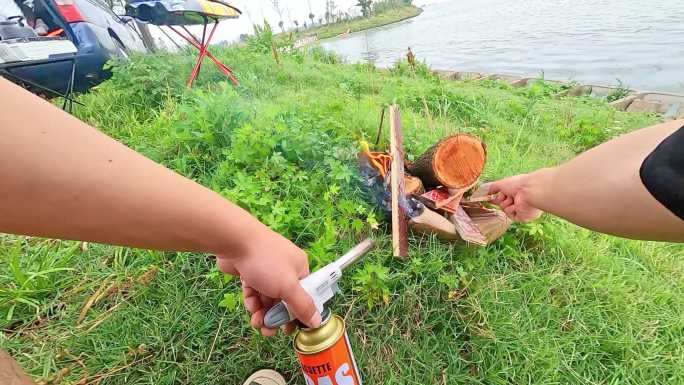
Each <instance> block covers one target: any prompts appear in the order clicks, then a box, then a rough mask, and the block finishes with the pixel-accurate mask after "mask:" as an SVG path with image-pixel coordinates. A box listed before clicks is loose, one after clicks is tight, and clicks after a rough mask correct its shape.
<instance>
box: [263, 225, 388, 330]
mask: <svg viewBox="0 0 684 385" xmlns="http://www.w3.org/2000/svg"><path fill="white" fill-rule="evenodd" d="M374 246H375V242H373V240H372V239H370V238H368V239H365V240H363V241H362V242H361V243H359V244H358V245H356V246H354V247H353V248H352V249H351V250H349V251H348V252H347V253H346V254H344V255H343V256H341V257H340V258H339V259H337V260H336V261H334V262H331V263H329V264H327V265H326V266H324V267H322V268H320V269H318V270H316V271H315V272H313V273H311V274H309V275H308V276H307V277H306V278H303V279H302V280H301V281H299V284H300V285H301V286H302V287H303V288H304V290H305V291H306V292H307V293H309V295H310V296H311V298H312V299H313V302H314V304H315V305H316V309H317V310H318V311H319V312H321V313H323V311H324V309H325V303H326V302H328V301H329V300H330V299H331V298H332V297H333V295H335V293H336V292H337V291H338V288H337V281H338V280H339V279H340V278H341V277H342V270H344V268H345V267H347V266H349V265H351V264H352V263H354V262H356V261H357V260H358V259H359V258H361V257H362V256H363V255H364V254H366V253H367V252H368V251H369V250H370V249H372V248H373V247H374ZM292 320H294V317H293V316H292V314H290V312H289V310H288V309H287V304H285V303H284V302H279V303H277V304H275V305H274V306H273V307H271V308H270V309H268V311H267V312H266V315H265V316H264V325H266V327H268V328H276V327H278V326H282V325H285V324H286V323H288V322H290V321H292Z"/></svg>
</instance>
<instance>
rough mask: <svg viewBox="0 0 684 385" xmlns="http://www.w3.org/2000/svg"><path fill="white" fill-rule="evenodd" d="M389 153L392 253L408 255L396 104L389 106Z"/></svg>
mask: <svg viewBox="0 0 684 385" xmlns="http://www.w3.org/2000/svg"><path fill="white" fill-rule="evenodd" d="M389 111H390V153H391V154H392V167H391V170H390V171H391V174H390V185H391V188H392V255H394V256H395V257H398V258H406V257H408V235H407V229H406V214H405V212H404V207H402V205H401V201H404V200H405V199H406V195H405V193H404V150H403V147H402V146H403V144H402V141H403V138H402V134H401V115H400V114H399V107H398V106H397V105H396V104H393V105H392V106H390V110H389Z"/></svg>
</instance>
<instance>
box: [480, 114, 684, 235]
mask: <svg viewBox="0 0 684 385" xmlns="http://www.w3.org/2000/svg"><path fill="white" fill-rule="evenodd" d="M683 125H684V121H681V120H679V121H672V122H668V123H663V124H658V125H655V126H651V127H647V128H644V129H641V130H637V131H634V132H631V133H629V134H626V135H623V136H620V137H618V138H615V139H613V140H611V141H608V142H606V143H603V144H601V145H599V146H597V147H595V148H592V149H590V150H588V151H586V152H584V153H582V154H580V155H579V156H577V157H576V158H574V159H572V160H570V161H569V162H567V163H565V164H562V165H560V166H558V167H553V168H547V169H542V170H538V171H535V172H532V173H529V174H523V175H517V176H513V177H509V178H505V179H502V180H499V181H496V182H492V183H490V184H489V191H490V193H500V195H499V198H498V199H497V200H496V201H495V203H497V204H499V205H500V206H501V207H502V208H503V209H504V211H505V212H506V214H508V216H509V217H511V218H512V219H514V220H517V221H523V222H525V221H530V220H533V219H536V218H537V217H539V216H540V215H541V213H542V211H546V212H549V213H551V214H554V215H557V216H559V217H562V218H565V219H567V220H568V221H570V222H573V223H575V224H577V225H579V226H582V227H586V228H589V229H592V230H596V231H600V232H603V233H608V234H613V235H617V236H621V237H626V238H633V239H644V240H656V241H675V242H682V241H684V221H683V220H682V219H680V218H679V217H677V216H676V215H675V214H673V213H672V212H671V211H670V210H668V209H667V208H666V207H665V206H663V205H662V204H661V203H660V202H658V201H657V200H656V199H655V198H654V197H653V196H652V195H651V193H650V192H649V191H648V190H647V189H646V187H644V184H643V183H642V181H641V178H640V175H639V169H640V167H641V164H642V163H643V161H644V159H645V158H646V157H647V156H648V155H649V154H650V153H651V152H652V151H653V150H654V149H655V148H656V147H657V146H658V145H659V144H660V143H661V142H662V141H663V140H664V139H666V138H667V137H668V136H670V135H671V134H672V133H673V132H675V131H676V130H677V129H679V128H680V127H682V126H683ZM672 188H681V184H679V186H678V185H673V186H672Z"/></svg>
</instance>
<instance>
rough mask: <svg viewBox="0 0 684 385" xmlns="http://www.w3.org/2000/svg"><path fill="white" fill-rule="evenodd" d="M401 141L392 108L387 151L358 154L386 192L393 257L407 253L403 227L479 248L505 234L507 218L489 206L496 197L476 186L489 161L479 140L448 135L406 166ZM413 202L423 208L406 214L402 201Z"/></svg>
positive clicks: (394, 110)
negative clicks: (383, 182) (380, 181)
mask: <svg viewBox="0 0 684 385" xmlns="http://www.w3.org/2000/svg"><path fill="white" fill-rule="evenodd" d="M402 139H403V138H402V135H401V120H400V118H399V110H398V108H397V107H396V106H391V107H390V151H389V152H371V151H370V150H368V149H367V148H366V149H364V150H362V152H361V153H360V157H361V158H364V159H366V164H369V165H370V166H371V167H373V168H374V169H375V170H376V171H377V173H378V174H379V175H381V177H382V178H384V181H385V185H386V186H388V188H389V191H390V194H391V209H392V239H393V246H394V255H395V256H396V257H402V258H403V257H406V256H407V255H408V248H407V236H406V223H408V227H409V228H411V230H412V231H414V232H418V233H428V234H435V235H436V236H438V237H439V238H441V239H444V240H450V241H453V240H464V241H466V242H468V243H472V244H475V245H479V246H485V245H488V244H489V243H491V242H493V241H495V240H497V239H498V238H500V237H501V236H502V235H503V234H504V233H505V232H506V230H507V229H508V227H509V226H510V220H509V219H508V217H507V216H506V215H505V214H504V213H503V212H502V211H501V210H499V209H497V208H493V207H491V206H490V205H489V204H488V203H487V202H489V201H491V200H492V199H493V198H494V196H491V195H488V192H487V191H483V189H478V188H476V185H477V181H478V179H479V177H480V175H481V174H482V171H483V169H484V166H485V162H486V160H487V151H486V147H485V145H484V143H482V141H480V140H479V139H478V138H476V137H474V136H471V135H468V134H463V133H459V134H456V135H452V136H449V137H446V138H443V139H441V140H440V141H438V142H437V143H436V144H435V145H433V146H432V147H430V148H429V149H428V150H427V151H425V152H424V153H423V154H422V155H421V156H419V157H418V158H417V159H416V161H415V162H413V163H412V164H408V162H406V161H405V159H404V153H403V148H402ZM413 198H415V199H417V200H419V201H420V202H421V203H422V204H423V205H424V207H421V210H418V211H416V212H414V211H412V212H411V213H410V215H406V214H405V213H406V207H405V202H406V201H407V199H413ZM402 202H403V203H402Z"/></svg>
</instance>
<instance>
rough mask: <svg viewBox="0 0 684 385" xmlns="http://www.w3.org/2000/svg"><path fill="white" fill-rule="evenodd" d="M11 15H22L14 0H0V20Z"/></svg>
mask: <svg viewBox="0 0 684 385" xmlns="http://www.w3.org/2000/svg"><path fill="white" fill-rule="evenodd" d="M13 16H23V14H22V13H21V9H19V6H18V5H17V4H16V3H15V2H14V0H0V20H3V19H7V18H10V17H13Z"/></svg>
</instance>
